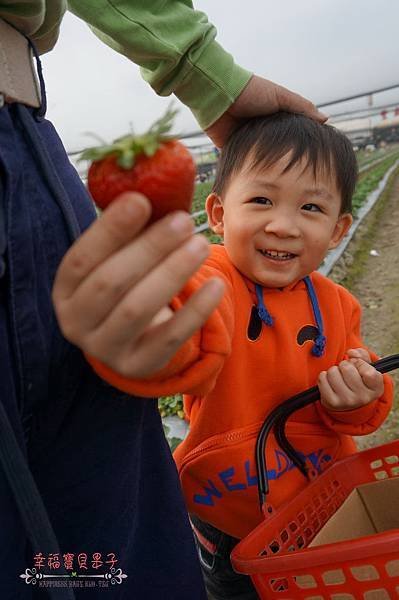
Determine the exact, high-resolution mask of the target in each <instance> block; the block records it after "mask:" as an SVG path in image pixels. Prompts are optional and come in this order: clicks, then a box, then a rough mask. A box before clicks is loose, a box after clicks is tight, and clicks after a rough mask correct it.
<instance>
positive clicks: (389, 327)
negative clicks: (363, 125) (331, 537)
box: [330, 170, 399, 447]
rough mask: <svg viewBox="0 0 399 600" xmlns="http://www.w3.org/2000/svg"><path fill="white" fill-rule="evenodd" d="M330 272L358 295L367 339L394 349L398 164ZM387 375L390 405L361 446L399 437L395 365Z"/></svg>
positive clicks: (398, 337) (397, 338)
mask: <svg viewBox="0 0 399 600" xmlns="http://www.w3.org/2000/svg"><path fill="white" fill-rule="evenodd" d="M372 250H374V251H377V252H378V256H373V255H372V254H374V252H373V253H372V254H370V251H372ZM330 276H331V277H332V278H333V279H334V280H335V281H337V282H339V283H342V284H343V285H345V287H347V288H348V289H349V290H350V291H351V292H352V293H353V294H354V295H355V296H356V297H357V298H358V299H359V301H360V303H361V305H362V307H363V325H362V332H363V337H364V339H365V341H366V344H367V345H369V346H370V347H371V348H373V350H374V351H375V352H376V353H377V354H379V355H380V356H386V355H388V354H396V353H399V170H397V171H396V173H394V174H393V175H392V176H391V179H390V181H389V183H388V186H387V188H386V190H385V191H384V194H383V196H382V198H381V199H380V200H379V201H378V202H377V205H376V206H375V207H374V208H373V210H372V211H371V212H370V214H369V215H368V216H367V218H366V219H365V221H364V222H363V223H362V225H361V226H360V227H359V228H358V230H357V232H356V235H355V236H354V239H353V240H352V241H351V243H350V244H349V246H348V249H347V250H346V252H345V254H344V256H343V258H342V259H341V260H340V262H339V264H337V265H336V266H335V267H334V269H333V271H332V273H331V274H330ZM392 377H393V378H394V380H395V386H396V392H395V406H394V409H393V410H392V412H391V414H390V416H389V418H388V419H387V421H386V422H385V423H384V425H383V427H382V428H381V429H380V430H378V431H377V432H375V433H374V434H372V435H370V436H365V437H363V438H358V439H357V441H358V444H359V446H361V447H368V446H372V445H376V444H381V443H384V442H386V441H388V440H392V439H394V438H399V370H396V371H394V372H393V373H392Z"/></svg>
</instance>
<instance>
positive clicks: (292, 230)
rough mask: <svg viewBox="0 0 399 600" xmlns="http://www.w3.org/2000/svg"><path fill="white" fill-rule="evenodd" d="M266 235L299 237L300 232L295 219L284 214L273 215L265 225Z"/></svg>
mask: <svg viewBox="0 0 399 600" xmlns="http://www.w3.org/2000/svg"><path fill="white" fill-rule="evenodd" d="M265 232H266V233H274V235H277V236H278V237H299V236H300V230H299V227H298V226H297V224H296V222H295V219H293V218H292V217H290V216H289V215H286V214H280V215H277V214H276V215H274V216H273V217H272V218H271V219H270V220H269V221H268V222H267V223H266V225H265Z"/></svg>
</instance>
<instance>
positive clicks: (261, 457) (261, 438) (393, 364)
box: [255, 354, 399, 510]
mask: <svg viewBox="0 0 399 600" xmlns="http://www.w3.org/2000/svg"><path fill="white" fill-rule="evenodd" d="M372 365H373V367H374V368H375V369H377V371H379V372H380V373H388V372H389V371H393V370H394V369H397V368H399V354H393V355H391V356H386V357H385V358H381V359H380V360H377V361H376V362H374V363H372ZM319 399H320V392H319V388H318V387H317V386H314V387H311V388H309V389H307V390H305V391H303V392H300V393H299V394H296V395H295V396H292V397H291V398H289V399H288V400H286V401H285V402H283V403H282V404H280V405H279V406H277V407H276V408H275V409H274V410H272V412H271V413H270V414H269V415H268V416H267V417H266V419H265V421H264V423H263V425H262V427H261V429H260V431H259V434H258V437H257V440H256V447H255V461H256V471H257V476H258V494H259V504H260V509H261V510H262V508H263V505H264V503H265V501H266V496H267V494H268V493H269V480H268V476H267V465H266V456H265V448H266V442H267V438H268V436H269V434H270V432H271V431H272V429H274V430H275V434H276V441H277V443H278V445H279V446H280V447H281V449H282V450H283V451H284V452H285V453H286V454H287V456H288V457H289V458H290V459H291V460H292V462H293V463H294V464H295V466H296V467H298V469H299V470H300V471H301V473H302V474H303V475H304V476H305V477H307V478H309V471H308V467H307V466H306V464H305V462H304V461H303V459H302V458H301V456H300V455H299V454H298V453H297V451H296V450H295V448H294V447H293V446H292V445H291V443H290V442H289V441H288V439H287V437H286V434H285V425H286V422H287V420H288V419H289V417H290V416H291V415H292V413H294V412H295V411H297V410H299V409H300V408H304V407H305V406H308V405H309V404H312V403H313V402H316V401H317V400H319Z"/></svg>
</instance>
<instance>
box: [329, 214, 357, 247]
mask: <svg viewBox="0 0 399 600" xmlns="http://www.w3.org/2000/svg"><path fill="white" fill-rule="evenodd" d="M352 222H353V218H352V215H351V214H349V213H344V214H342V215H340V216H339V217H338V221H337V223H336V225H335V228H334V232H333V235H332V237H331V240H330V244H329V246H328V249H329V250H332V249H333V248H336V247H337V246H338V245H339V244H340V243H341V241H342V238H344V237H345V235H346V234H347V233H348V231H349V229H350V226H351V225H352Z"/></svg>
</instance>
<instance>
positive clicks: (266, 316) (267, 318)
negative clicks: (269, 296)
mask: <svg viewBox="0 0 399 600" xmlns="http://www.w3.org/2000/svg"><path fill="white" fill-rule="evenodd" d="M255 290H256V297H257V299H258V305H257V307H256V308H257V311H258V315H259V317H260V318H261V319H262V321H263V322H264V323H265V325H268V326H269V327H271V326H272V325H273V323H274V319H273V317H272V316H271V314H270V313H269V311H268V310H267V308H266V306H265V303H264V302H263V288H262V286H261V285H259V283H257V284H256V285H255Z"/></svg>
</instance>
